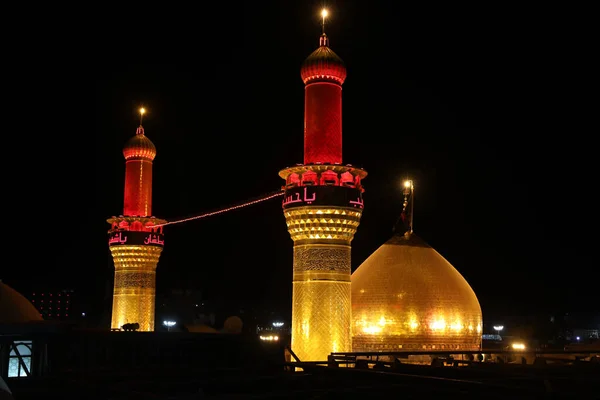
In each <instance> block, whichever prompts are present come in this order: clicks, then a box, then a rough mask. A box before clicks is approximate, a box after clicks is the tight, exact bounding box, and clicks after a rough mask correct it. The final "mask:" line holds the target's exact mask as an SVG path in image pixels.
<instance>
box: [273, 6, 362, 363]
mask: <svg viewBox="0 0 600 400" xmlns="http://www.w3.org/2000/svg"><path fill="white" fill-rule="evenodd" d="M322 16H323V26H324V25H325V24H324V22H325V17H326V16H327V14H326V11H325V10H323V14H322ZM301 77H302V81H303V82H304V85H305V95H304V96H305V97H304V99H305V101H304V164H302V165H296V166H294V167H290V168H286V169H284V170H282V171H280V172H279V176H281V177H282V178H283V179H285V183H286V184H285V195H284V200H283V211H284V215H285V220H286V224H287V227H288V232H289V233H290V235H291V237H292V240H293V241H294V266H293V289H292V292H293V293H292V298H293V299H292V351H293V352H294V353H295V354H296V355H297V356H298V358H299V359H300V360H301V361H325V360H327V356H328V355H329V354H330V353H332V352H347V351H352V342H351V341H352V336H351V301H350V293H351V291H350V276H351V265H350V250H351V247H350V243H351V241H352V239H353V238H354V234H355V233H356V229H357V228H358V225H359V223H360V218H361V216H362V210H363V200H362V192H363V191H364V190H363V188H362V184H361V181H362V179H363V178H364V177H365V176H366V175H367V172H366V171H364V170H362V169H360V168H356V167H353V166H351V165H349V164H346V165H342V84H343V83H344V79H345V78H346V68H345V66H344V63H343V61H342V60H341V59H340V58H339V57H338V56H337V55H336V54H335V53H334V52H333V50H331V49H330V48H329V39H328V37H327V35H326V34H325V29H323V34H322V35H321V37H320V39H319V48H318V49H316V50H315V51H314V52H313V53H312V54H311V55H310V56H309V57H308V58H307V59H306V60H305V61H304V64H303V65H302V69H301Z"/></svg>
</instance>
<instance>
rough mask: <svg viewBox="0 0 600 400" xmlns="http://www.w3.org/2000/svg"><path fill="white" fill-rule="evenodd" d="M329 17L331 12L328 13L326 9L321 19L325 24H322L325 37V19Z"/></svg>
mask: <svg viewBox="0 0 600 400" xmlns="http://www.w3.org/2000/svg"><path fill="white" fill-rule="evenodd" d="M327 15H329V12H328V11H327V9H326V8H324V9H322V10H321V18H323V22H322V24H321V25H322V26H323V35H325V18H327Z"/></svg>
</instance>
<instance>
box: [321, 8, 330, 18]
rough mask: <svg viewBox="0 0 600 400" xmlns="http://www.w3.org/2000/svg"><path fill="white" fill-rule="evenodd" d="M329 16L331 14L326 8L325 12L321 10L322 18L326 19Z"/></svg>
mask: <svg viewBox="0 0 600 400" xmlns="http://www.w3.org/2000/svg"><path fill="white" fill-rule="evenodd" d="M328 15H329V12H328V11H327V10H326V9H325V8H324V9H323V10H321V17H323V18H325V17H327V16H328Z"/></svg>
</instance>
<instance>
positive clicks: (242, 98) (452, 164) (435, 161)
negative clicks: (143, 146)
mask: <svg viewBox="0 0 600 400" xmlns="http://www.w3.org/2000/svg"><path fill="white" fill-rule="evenodd" d="M365 3H367V2H350V1H333V2H328V3H327V5H328V8H329V10H330V15H331V18H329V19H328V23H327V25H326V32H327V33H328V35H329V38H330V45H331V48H332V49H333V50H334V51H335V52H336V53H337V54H338V55H339V56H340V57H341V58H342V59H343V60H344V61H345V63H346V66H347V68H348V78H347V80H346V82H345V83H344V85H343V143H344V148H343V158H344V163H350V164H353V165H357V166H360V167H363V168H365V169H366V170H367V171H368V173H369V175H368V177H367V178H366V179H365V181H364V185H365V188H366V192H365V193H364V201H365V210H364V214H363V218H362V222H361V225H360V227H359V229H358V233H357V235H356V237H355V239H354V241H353V243H352V257H353V260H352V264H353V268H356V267H358V265H360V263H361V262H362V261H364V259H365V258H366V257H367V256H368V255H369V254H370V253H372V252H373V251H375V250H376V249H377V248H378V247H379V246H380V245H381V244H383V243H384V242H385V241H386V240H387V239H388V238H389V237H390V236H391V234H392V226H393V224H394V222H395V220H396V219H397V217H398V215H399V213H400V211H401V207H402V190H401V183H402V181H403V179H405V178H407V177H410V178H412V179H413V180H414V181H415V196H416V197H415V199H416V202H415V220H414V223H415V233H416V234H417V235H419V236H420V237H422V238H423V239H424V240H425V241H427V242H428V243H429V244H430V245H432V246H433V247H434V248H435V249H436V250H438V251H439V252H440V253H441V254H442V255H443V256H444V257H446V258H447V259H448V260H449V261H450V262H451V263H452V264H453V265H454V266H455V267H456V268H457V269H458V270H459V271H460V272H461V274H463V276H464V277H465V278H466V279H467V280H468V281H469V283H470V284H471V286H472V287H473V289H474V290H475V292H476V293H477V295H478V297H479V300H480V303H481V305H482V309H483V313H484V318H485V316H486V313H489V314H495V313H499V314H514V313H525V312H530V311H552V312H553V311H554V310H558V309H560V310H572V309H582V308H583V309H591V308H597V305H596V304H595V302H594V298H595V294H594V291H593V290H592V289H591V287H590V286H589V285H587V284H586V281H589V280H590V279H592V277H593V276H594V269H595V268H594V267H593V262H592V256H591V249H592V248H593V243H592V240H593V238H592V235H591V233H590V232H592V229H593V227H590V226H588V225H589V224H591V220H592V218H593V217H594V214H593V213H594V212H595V211H594V209H595V207H592V206H591V203H592V200H591V197H590V196H589V194H588V193H591V192H592V191H593V188H590V184H591V183H593V182H595V181H596V180H595V179H594V178H593V171H594V170H595V167H594V165H595V164H594V161H593V157H592V154H593V151H594V150H593V149H592V147H591V145H590V143H591V142H589V141H587V142H586V141H584V140H583V139H582V138H583V137H585V136H586V135H587V133H584V132H581V131H580V130H579V129H578V128H576V127H575V122H574V121H575V120H577V119H578V115H579V114H581V113H583V112H584V110H583V109H582V108H581V106H580V104H578V100H577V99H576V98H575V97H574V96H573V87H574V86H577V84H578V83H577V82H576V79H577V76H576V75H577V74H576V72H575V71H574V68H572V67H569V65H566V64H565V62H564V60H562V59H561V57H559V56H558V55H557V52H556V49H557V47H560V46H562V45H563V44H564V43H562V42H561V41H560V37H559V36H560V35H558V34H557V33H556V32H555V31H544V29H543V27H542V26H541V25H544V24H545V23H544V22H541V20H542V18H541V17H540V16H539V15H536V14H535V13H534V12H533V11H532V12H523V10H512V9H500V10H492V9H489V10H483V9H482V10H460V9H453V10H442V9H439V10H436V11H433V10H419V11H416V10H409V9H407V8H404V7H405V6H403V5H400V4H398V2H395V1H389V2H383V1H379V2H377V1H373V2H368V6H365V5H364V4H365ZM245 4H246V6H244V7H238V6H235V7H234V6H233V5H223V6H220V7H221V9H216V7H219V6H215V5H213V6H210V7H215V9H210V8H206V7H205V6H204V5H203V6H202V7H203V11H202V13H201V14H198V15H196V16H194V17H193V18H192V19H190V20H189V21H186V22H181V23H177V21H176V20H175V19H174V16H172V15H168V16H164V18H165V20H168V21H165V24H162V25H161V24H160V23H159V22H160V20H159V19H156V20H153V21H152V22H150V21H148V23H144V24H140V27H143V29H140V31H138V32H135V30H132V31H131V32H130V36H127V37H125V38H122V40H120V41H121V45H120V47H119V48H117V49H115V50H114V51H113V52H112V53H111V56H109V57H107V58H105V59H104V60H103V64H102V66H101V67H98V68H97V70H96V71H95V73H94V74H93V77H92V78H95V86H94V85H90V86H89V87H84V88H83V90H87V91H88V93H87V95H86V96H87V98H88V99H92V100H94V101H95V113H94V114H95V115H94V117H93V118H92V123H91V125H92V128H91V129H90V128H88V130H91V132H90V135H89V138H91V139H92V140H93V142H92V145H93V150H92V151H90V152H89V153H88V156H89V158H88V160H87V162H86V163H85V165H80V166H79V167H77V168H75V169H74V171H73V173H72V174H62V175H61V176H60V178H59V180H60V182H59V183H58V185H59V187H60V192H61V195H62V194H64V198H69V199H71V200H69V201H68V202H63V201H59V200H57V201H55V203H56V204H55V205H54V209H53V212H55V213H56V214H61V213H62V214H63V215H67V214H69V213H70V212H71V210H72V206H73V204H76V205H77V204H78V205H79V206H81V203H82V202H87V204H91V207H87V208H86V209H85V210H83V212H84V213H85V217H84V218H79V219H78V220H79V221H80V222H77V225H78V229H77V232H78V233H76V234H74V235H72V236H73V237H71V239H70V244H69V245H68V246H58V247H57V246H52V245H51V244H47V246H48V248H47V249H45V250H44V249H40V252H42V251H48V252H50V253H48V254H50V260H49V261H47V262H50V263H53V264H54V268H52V269H51V270H50V269H49V270H48V271H51V272H47V273H45V274H44V273H41V272H40V273H39V274H38V275H37V278H36V279H37V281H38V283H43V284H47V285H59V286H61V285H69V286H74V287H76V288H77V289H79V290H81V291H84V292H85V293H86V295H87V296H88V297H89V298H91V299H96V300H97V301H98V302H100V301H102V298H103V294H104V290H105V287H106V284H107V281H108V279H110V277H111V269H112V262H111V259H110V256H109V251H108V246H107V238H106V231H107V230H108V228H109V225H108V223H106V218H109V217H110V216H112V215H119V214H121V213H122V207H123V184H124V173H125V162H124V158H123V155H122V148H123V145H124V144H125V142H126V141H127V140H128V139H129V138H130V137H132V136H133V135H134V134H135V130H136V127H137V125H138V122H139V114H138V112H137V110H138V109H139V107H140V106H144V107H145V108H146V109H147V111H148V112H147V115H146V116H145V117H144V127H145V131H146V135H147V136H148V137H149V138H150V139H151V140H152V141H153V142H154V144H155V145H156V147H157V157H156V159H155V161H154V181H153V186H154V192H153V203H154V204H153V214H154V215H155V216H157V217H160V218H166V219H168V220H171V219H176V218H179V217H186V216H191V215H196V214H200V213H202V212H206V211H212V210H214V209H218V208H221V207H225V206H229V205H233V204H237V203H240V202H243V201H245V200H248V199H252V198H254V197H258V196H261V195H263V194H265V193H267V192H272V191H274V190H277V189H279V188H280V187H281V186H282V184H283V180H282V179H281V178H279V176H278V171H279V170H280V169H282V168H284V167H286V166H290V165H293V164H296V163H301V162H302V157H303V113H304V109H303V108H304V86H303V84H302V81H301V79H300V65H301V64H302V62H303V60H304V59H305V58H306V57H307V56H308V55H309V54H310V53H311V52H312V51H313V50H315V49H316V48H317V45H318V39H319V34H320V30H321V27H320V17H319V12H320V8H321V5H322V4H323V3H322V2H316V1H289V2H288V1H285V2H284V1H280V2H275V1H271V2H269V1H266V2H246V3H245ZM180 11H185V10H180ZM155 18H159V16H155ZM188 18H191V17H190V16H188ZM167 23H168V25H169V26H174V28H176V30H175V31H171V30H169V29H167V28H166V27H165V26H166V25H167ZM142 36H143V37H145V39H144V40H145V41H146V44H144V45H141V46H140V47H139V48H138V47H137V45H136V42H137V41H138V38H141V37H142ZM139 41H141V39H140V40H139ZM72 79H75V77H72ZM88 122H89V121H88ZM65 153H67V151H65ZM92 157H93V159H92ZM50 164H52V162H50ZM57 165H58V164H57ZM62 165H64V163H62V164H61V168H62ZM48 168H53V166H52V165H49V166H48ZM55 168H57V169H58V168H59V167H58V166H57V167H55ZM92 171H93V173H92ZM82 174H86V176H87V179H88V181H90V180H91V181H92V183H93V184H95V188H94V189H93V192H92V197H91V199H92V200H91V201H90V199H82V200H76V201H73V198H74V197H75V198H77V197H76V196H77V195H78V192H79V189H78V188H77V184H76V183H75V182H74V181H75V180H76V179H79V178H76V175H77V176H79V175H82ZM94 180H95V181H94ZM81 221H86V222H85V223H84V222H81ZM64 224H65V226H68V225H69V224H70V222H68V221H66V222H64ZM165 239H166V244H165V250H164V252H163V255H162V257H161V260H160V263H159V267H158V289H159V291H165V290H168V289H170V288H190V289H201V290H202V291H203V293H204V296H205V297H206V298H207V299H211V300H214V301H224V302H226V303H227V304H230V305H233V306H237V305H239V306H242V307H251V306H252V307H266V308H270V309H274V310H277V311H280V312H282V313H289V312H290V309H291V288H292V285H291V276H292V244H293V243H292V240H291V239H290V237H289V235H288V233H287V231H286V226H285V221H284V217H283V214H282V210H281V199H280V198H279V199H274V200H269V201H267V202H265V203H262V204H260V205H255V206H251V207H249V208H246V209H242V210H237V211H233V212H230V213H228V214H222V215H219V216H214V217H209V218H207V219H203V220H198V221H193V222H188V223H185V224H181V225H174V226H168V227H166V228H165ZM42 246H43V245H42ZM3 273H4V275H5V276H4V278H3V279H5V280H6V281H7V282H13V283H14V284H15V285H17V286H18V285H19V284H20V283H22V282H23V281H25V280H26V279H29V278H30V271H28V270H27V269H16V270H15V271H11V272H8V271H3ZM109 285H111V283H109Z"/></svg>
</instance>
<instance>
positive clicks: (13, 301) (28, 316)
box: [0, 281, 43, 324]
mask: <svg viewBox="0 0 600 400" xmlns="http://www.w3.org/2000/svg"><path fill="white" fill-rule="evenodd" d="M36 321H43V318H42V317H41V316H40V312H39V311H38V310H37V309H36V308H35V307H34V305H33V304H31V302H30V301H29V300H27V298H25V296H23V295H22V294H21V293H19V292H17V291H16V290H15V289H13V288H11V287H10V286H8V285H6V284H4V283H2V281H0V324H24V323H27V322H36Z"/></svg>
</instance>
